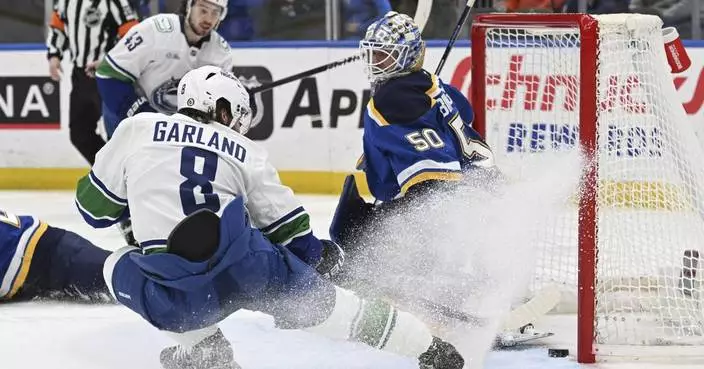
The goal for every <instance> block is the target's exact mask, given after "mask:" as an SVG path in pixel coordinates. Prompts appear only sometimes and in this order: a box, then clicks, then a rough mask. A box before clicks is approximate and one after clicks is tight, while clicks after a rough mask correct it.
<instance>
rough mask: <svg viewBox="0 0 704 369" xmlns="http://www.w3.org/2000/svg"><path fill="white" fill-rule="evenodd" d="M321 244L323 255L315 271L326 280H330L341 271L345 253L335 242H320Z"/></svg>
mask: <svg viewBox="0 0 704 369" xmlns="http://www.w3.org/2000/svg"><path fill="white" fill-rule="evenodd" d="M320 243H322V244H323V255H322V256H321V258H320V262H319V263H318V265H317V266H316V267H315V270H316V271H317V272H318V273H320V275H322V276H323V277H325V278H326V279H331V278H332V277H334V276H335V275H336V274H337V273H339V272H340V270H341V269H342V265H343V264H344V263H345V252H344V251H342V248H340V246H339V245H338V244H336V243H335V242H332V241H330V240H320Z"/></svg>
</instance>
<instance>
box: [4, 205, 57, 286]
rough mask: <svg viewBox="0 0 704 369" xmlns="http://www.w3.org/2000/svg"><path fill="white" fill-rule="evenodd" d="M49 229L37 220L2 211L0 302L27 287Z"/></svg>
mask: <svg viewBox="0 0 704 369" xmlns="http://www.w3.org/2000/svg"><path fill="white" fill-rule="evenodd" d="M47 227H48V226H47V224H46V223H44V222H41V221H39V220H38V219H37V218H35V217H32V216H16V215H14V214H11V213H8V212H5V211H2V210H0V278H2V281H1V282H0V300H2V299H9V298H11V297H12V296H13V295H14V294H16V293H17V292H18V291H19V289H20V287H22V285H23V284H24V282H25V280H26V279H27V274H28V273H29V266H30V263H31V262H32V256H33V255H34V250H35V248H36V247H37V243H38V242H39V239H40V238H41V236H42V235H43V234H44V232H45V231H46V229H47Z"/></svg>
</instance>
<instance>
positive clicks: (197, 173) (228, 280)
mask: <svg viewBox="0 0 704 369" xmlns="http://www.w3.org/2000/svg"><path fill="white" fill-rule="evenodd" d="M178 107H179V113H178V114H175V115H171V116H167V115H163V114H158V113H141V114H138V115H136V116H134V117H132V118H128V119H126V120H125V121H123V122H121V123H120V125H119V126H118V128H117V129H116V130H115V133H114V135H113V137H112V139H111V140H110V141H109V142H108V143H107V145H106V146H105V147H104V148H103V149H102V150H101V151H100V152H99V153H98V155H97V158H96V162H95V165H94V166H93V168H92V170H91V172H90V174H89V175H88V176H86V177H85V178H83V179H81V181H79V186H78V190H77V204H78V206H79V210H80V211H81V214H82V215H83V217H84V219H85V220H86V221H87V222H88V223H90V224H92V225H94V226H97V227H106V226H109V225H111V224H113V223H115V222H117V221H119V220H120V219H121V218H123V217H124V216H126V214H127V213H128V212H129V214H130V216H131V218H132V221H133V230H134V235H135V238H136V239H137V241H138V242H139V244H140V245H141V249H138V248H134V247H129V246H128V247H125V248H122V249H120V250H118V251H116V252H114V253H113V254H112V255H111V256H110V257H109V258H108V259H107V261H106V262H105V268H104V274H105V280H106V283H107V284H108V287H109V288H110V290H111V291H112V292H113V295H114V296H115V298H116V299H117V300H118V301H119V302H120V303H122V304H124V305H125V306H127V307H128V308H130V309H132V310H133V311H135V312H137V313H138V314H140V315H141V316H142V317H143V318H144V319H146V320H147V321H148V322H150V323H151V324H152V325H153V326H155V327H156V328H158V329H160V330H163V331H166V332H169V333H170V334H171V335H172V336H173V338H174V339H175V341H176V342H177V343H178V345H177V346H174V347H169V348H166V349H164V350H163V351H162V353H161V363H162V365H163V366H164V367H165V368H236V367H238V366H237V364H236V363H235V361H234V359H233V353H232V349H231V346H230V344H229V342H228V341H227V340H226V338H225V337H224V336H223V334H222V332H221V331H220V330H219V328H218V327H217V326H216V324H217V323H218V322H219V321H220V320H222V319H224V318H226V317H227V316H228V315H230V314H231V313H233V312H234V311H237V310H239V309H250V310H257V311H262V312H265V313H268V314H271V315H272V316H274V318H275V321H276V323H277V325H278V326H279V327H282V328H289V329H293V328H295V329H305V330H307V331H310V332H314V333H317V334H320V335H324V336H327V337H330V338H334V339H342V340H350V341H357V342H363V343H366V344H368V345H370V346H372V347H376V348H379V349H383V350H387V351H390V352H394V353H398V354H401V355H406V356H409V357H415V358H418V362H419V366H420V367H421V368H443V369H455V368H456V369H459V368H462V367H463V365H464V360H463V359H462V357H461V356H460V354H459V353H458V352H457V351H456V350H455V348H454V347H453V346H452V345H451V344H449V343H447V342H444V341H442V340H441V339H439V338H437V337H433V335H432V334H431V333H430V330H429V329H428V327H426V325H425V324H424V323H423V322H421V321H420V320H418V319H417V318H416V317H414V316H413V315H411V314H409V313H406V312H402V311H399V310H397V309H395V308H394V307H392V306H390V305H389V304H388V303H387V302H384V301H381V300H364V299H360V298H359V297H357V296H356V295H355V294H354V293H352V292H350V291H347V290H344V289H341V288H338V287H336V286H334V285H333V284H332V283H331V282H329V281H328V280H327V279H326V278H324V277H323V276H321V275H330V274H332V272H333V271H334V270H335V269H336V268H338V267H339V265H340V264H341V262H342V259H341V256H342V254H341V251H339V249H338V248H337V246H336V245H335V244H334V243H332V242H327V241H326V242H322V243H321V241H320V240H318V239H317V238H316V237H315V236H313V234H312V232H311V230H310V226H309V216H308V214H307V213H306V212H305V210H304V209H303V207H302V206H301V204H300V203H299V202H298V200H297V199H296V198H295V197H294V195H293V192H292V191H291V190H290V189H289V188H288V187H285V186H283V185H282V184H281V183H280V181H279V179H278V175H277V173H276V170H275V169H274V167H273V166H272V165H271V164H270V163H269V162H268V159H267V154H266V152H265V151H264V150H263V149H262V148H261V147H259V146H258V145H257V144H256V143H254V142H252V141H251V140H249V139H247V138H246V137H244V136H243V134H244V133H245V132H246V131H247V129H248V128H249V125H250V123H251V120H250V105H249V96H248V94H247V91H246V90H245V89H244V87H243V86H242V85H241V84H240V82H239V81H238V80H237V78H235V77H234V76H233V75H231V74H230V73H228V72H225V71H223V70H221V69H220V68H217V67H201V68H198V69H195V70H193V71H191V72H189V73H187V74H186V75H185V76H184V77H183V78H182V79H181V81H180V83H179V86H178ZM128 204H129V210H128V209H127V207H128ZM216 214H217V215H216ZM218 216H220V218H218ZM184 219H186V220H185V221H184ZM321 254H322V258H321Z"/></svg>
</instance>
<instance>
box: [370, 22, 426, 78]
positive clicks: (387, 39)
mask: <svg viewBox="0 0 704 369" xmlns="http://www.w3.org/2000/svg"><path fill="white" fill-rule="evenodd" d="M359 51H360V53H361V57H362V61H363V62H364V63H365V67H366V72H367V76H368V77H369V80H370V81H371V82H372V83H375V82H379V81H383V80H386V79H389V78H394V77H399V76H402V75H405V74H408V73H410V72H414V71H417V70H420V69H421V68H422V67H423V57H424V55H425V42H423V40H422V38H421V34H420V29H419V28H418V25H416V24H415V23H414V22H413V19H412V18H411V17H409V16H407V15H405V14H400V13H397V12H394V11H390V12H388V13H386V15H384V16H383V17H382V18H381V19H379V20H377V21H376V22H374V23H372V24H371V25H369V27H368V28H367V33H366V34H365V36H364V39H362V40H361V41H360V42H359Z"/></svg>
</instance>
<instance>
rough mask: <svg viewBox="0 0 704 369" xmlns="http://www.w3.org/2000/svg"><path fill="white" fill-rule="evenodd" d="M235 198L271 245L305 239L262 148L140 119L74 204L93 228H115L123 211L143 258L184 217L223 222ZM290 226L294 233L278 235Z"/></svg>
mask: <svg viewBox="0 0 704 369" xmlns="http://www.w3.org/2000/svg"><path fill="white" fill-rule="evenodd" d="M236 196H240V197H242V198H243V200H244V203H245V206H246V208H247V210H248V212H249V215H250V219H251V222H252V225H253V226H254V227H257V228H259V229H261V230H262V231H263V232H264V234H265V235H266V236H267V237H269V239H270V240H271V241H272V242H275V243H279V244H286V243H287V242H289V241H290V240H291V239H292V238H295V237H298V236H301V235H302V234H306V233H309V232H310V227H309V224H308V214H307V213H306V212H305V210H304V209H303V208H302V206H301V204H300V203H299V202H298V200H297V199H296V198H295V196H294V194H293V191H292V190H291V189H290V188H289V187H286V186H284V185H282V184H281V182H280V180H279V177H278V173H277V171H276V169H275V168H274V167H273V166H272V165H271V164H270V163H269V161H268V157H267V152H266V151H265V150H264V149H263V148H262V147H261V146H259V145H258V144H256V143H254V142H253V141H251V140H249V139H248V138H246V137H244V136H242V135H240V134H239V133H237V132H235V131H233V130H231V129H229V128H228V127H226V126H223V125H221V124H218V123H212V124H203V123H200V122H197V121H195V120H193V119H191V118H190V117H187V116H185V115H182V114H174V115H171V116H167V115H164V114H160V113H140V114H137V115H135V116H134V117H131V118H128V119H125V120H124V121H123V122H122V123H121V124H120V125H119V126H118V128H117V130H116V131H115V133H114V135H113V137H112V139H111V140H109V141H108V142H107V144H106V145H105V146H104V147H103V148H102V149H101V150H100V152H98V154H97V156H96V161H95V164H94V165H93V168H92V170H91V172H90V174H89V175H88V176H86V177H85V178H84V179H81V181H79V186H78V191H77V204H78V207H79V210H80V211H81V213H82V214H83V216H84V218H85V219H86V220H87V221H88V222H89V223H91V224H92V225H94V226H98V227H100V226H107V225H110V224H112V223H114V222H115V221H116V220H117V219H118V218H120V217H121V216H122V215H123V211H124V209H125V208H126V207H128V208H129V215H130V216H131V220H132V229H133V231H134V236H135V238H136V240H137V241H138V242H139V243H140V245H141V246H142V248H143V249H144V250H147V251H148V250H149V249H150V248H162V247H164V245H165V244H166V239H167V238H168V235H169V233H170V232H171V230H172V229H173V228H174V227H175V226H176V224H177V223H178V222H179V221H181V220H182V219H183V218H185V216H186V215H188V214H191V213H193V212H194V211H196V210H198V209H202V208H206V209H210V210H212V211H214V212H216V213H218V215H222V211H223V210H224V208H225V205H226V204H227V203H229V202H230V201H231V200H232V199H233V198H235V197H236ZM128 204H129V205H128ZM301 217H305V222H301V220H302V219H303V218H301ZM101 222H107V223H106V224H101ZM287 224H289V225H295V226H292V227H291V229H289V230H287V231H285V232H283V233H282V232H281V230H283V229H285V228H286V227H287ZM277 232H278V235H277V236H273V235H276V234H277Z"/></svg>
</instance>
